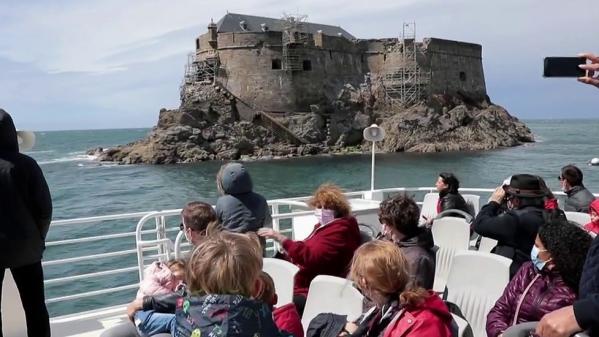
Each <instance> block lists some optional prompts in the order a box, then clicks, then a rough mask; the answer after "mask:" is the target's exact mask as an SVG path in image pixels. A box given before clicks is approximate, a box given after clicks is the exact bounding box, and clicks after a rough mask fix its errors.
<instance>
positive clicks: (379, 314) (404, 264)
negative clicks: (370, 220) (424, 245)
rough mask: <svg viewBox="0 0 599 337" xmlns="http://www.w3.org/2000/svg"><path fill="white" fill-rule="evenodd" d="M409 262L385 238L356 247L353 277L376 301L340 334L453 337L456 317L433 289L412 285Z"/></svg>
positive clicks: (369, 296) (355, 336)
mask: <svg viewBox="0 0 599 337" xmlns="http://www.w3.org/2000/svg"><path fill="white" fill-rule="evenodd" d="M409 268H410V267H409V264H408V261H407V260H406V258H405V257H404V255H403V254H402V252H401V249H400V248H399V247H398V246H397V245H395V244H393V243H391V242H386V241H380V240H376V241H371V242H368V243H366V244H364V245H362V246H361V247H360V248H358V250H357V251H356V254H355V256H354V259H353V261H352V265H351V271H350V277H351V279H352V280H353V281H354V285H355V286H356V288H358V289H359V290H360V291H361V292H362V294H363V295H364V296H365V297H367V298H369V299H370V300H371V301H372V302H374V303H375V307H373V308H372V309H370V310H369V311H367V312H366V313H365V314H364V315H362V317H361V318H360V319H359V320H358V321H357V322H350V323H347V325H346V327H345V331H344V332H342V334H341V335H350V334H351V336H352V337H357V336H365V337H378V336H382V337H451V336H452V329H451V324H452V321H453V318H452V316H451V314H450V313H449V310H448V309H447V306H445V303H443V301H442V300H441V298H439V296H437V295H436V294H435V293H434V292H432V291H427V290H424V289H422V288H418V287H416V288H412V287H411V286H409V285H408V284H409V283H410V273H409Z"/></svg>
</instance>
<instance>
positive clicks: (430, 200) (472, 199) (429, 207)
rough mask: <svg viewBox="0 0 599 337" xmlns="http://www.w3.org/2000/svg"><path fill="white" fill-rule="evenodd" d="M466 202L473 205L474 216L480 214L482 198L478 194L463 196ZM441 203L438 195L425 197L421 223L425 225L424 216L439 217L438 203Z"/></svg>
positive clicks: (429, 194) (432, 194)
mask: <svg viewBox="0 0 599 337" xmlns="http://www.w3.org/2000/svg"><path fill="white" fill-rule="evenodd" d="M462 197H463V198H464V200H465V201H466V202H467V203H469V204H471V205H472V207H473V208H474V216H476V215H477V214H478V211H479V209H480V196H478V195H476V194H462ZM438 201H439V194H438V193H427V194H425V195H424V199H423V200H422V208H421V211H420V221H419V223H421V224H422V223H425V222H426V220H425V219H424V216H426V217H427V218H429V219H432V218H434V217H435V216H437V202H438Z"/></svg>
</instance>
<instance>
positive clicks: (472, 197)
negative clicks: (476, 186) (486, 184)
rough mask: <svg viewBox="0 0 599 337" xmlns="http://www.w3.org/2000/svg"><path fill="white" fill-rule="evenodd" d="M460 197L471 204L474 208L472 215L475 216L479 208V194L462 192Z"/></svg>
mask: <svg viewBox="0 0 599 337" xmlns="http://www.w3.org/2000/svg"><path fill="white" fill-rule="evenodd" d="M462 197H464V200H465V201H466V203H467V204H469V205H471V206H472V208H473V209H474V216H476V215H477V214H478V211H479V210H480V195H476V194H462Z"/></svg>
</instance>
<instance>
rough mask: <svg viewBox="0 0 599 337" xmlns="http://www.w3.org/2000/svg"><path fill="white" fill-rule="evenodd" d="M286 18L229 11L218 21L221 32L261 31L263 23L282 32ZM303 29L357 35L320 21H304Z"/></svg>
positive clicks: (326, 33) (347, 36)
mask: <svg viewBox="0 0 599 337" xmlns="http://www.w3.org/2000/svg"><path fill="white" fill-rule="evenodd" d="M242 21H243V23H244V25H243V27H242V25H241V22H242ZM283 23H284V20H281V19H273V18H266V17H262V16H253V15H245V14H234V13H227V14H226V15H225V16H223V17H222V18H221V19H220V20H219V21H218V22H217V23H216V26H217V31H218V32H219V33H227V32H260V31H262V24H265V25H266V27H268V30H270V31H277V32H280V31H282V30H283ZM303 30H304V31H305V32H306V33H310V34H316V33H317V32H318V31H322V33H323V34H325V35H329V36H338V35H339V33H340V34H341V36H343V37H345V38H346V39H350V40H353V39H355V37H354V36H353V35H351V34H350V33H349V32H347V31H346V30H345V29H343V28H341V27H338V26H330V25H323V24H319V23H310V22H304V23H303Z"/></svg>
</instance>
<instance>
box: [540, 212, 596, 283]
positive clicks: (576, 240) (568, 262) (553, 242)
mask: <svg viewBox="0 0 599 337" xmlns="http://www.w3.org/2000/svg"><path fill="white" fill-rule="evenodd" d="M539 239H541V242H542V243H543V245H544V246H545V249H547V250H548V251H549V253H551V257H552V259H553V263H554V264H555V269H556V270H557V272H558V273H559V274H560V275H561V277H562V278H563V279H564V282H565V283H566V284H567V285H568V286H569V287H570V288H572V289H573V290H575V291H576V292H578V284H579V282H580V277H581V275H582V267H583V265H584V261H585V260H586V256H587V252H588V250H589V248H590V247H591V241H592V238H591V236H590V235H589V234H588V233H587V232H586V231H585V230H583V229H582V228H580V227H579V226H578V225H576V224H574V223H572V222H569V221H568V220H566V217H565V215H564V213H563V212H562V211H559V210H557V211H553V212H551V213H550V215H549V216H548V219H547V220H546V221H545V223H544V224H543V225H542V226H541V228H539Z"/></svg>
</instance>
